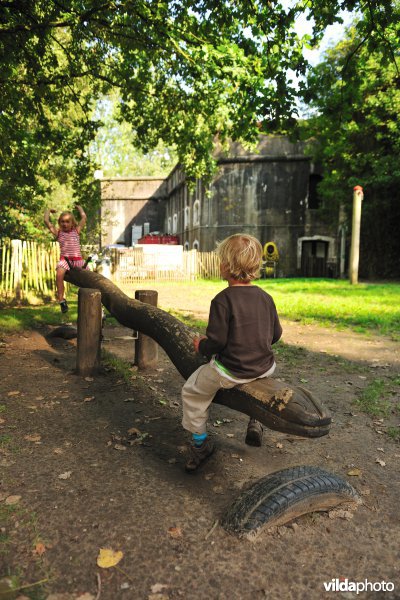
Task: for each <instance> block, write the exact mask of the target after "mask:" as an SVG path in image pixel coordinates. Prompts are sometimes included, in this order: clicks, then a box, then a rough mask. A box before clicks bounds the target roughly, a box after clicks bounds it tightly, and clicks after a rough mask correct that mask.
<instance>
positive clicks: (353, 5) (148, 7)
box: [0, 0, 396, 232]
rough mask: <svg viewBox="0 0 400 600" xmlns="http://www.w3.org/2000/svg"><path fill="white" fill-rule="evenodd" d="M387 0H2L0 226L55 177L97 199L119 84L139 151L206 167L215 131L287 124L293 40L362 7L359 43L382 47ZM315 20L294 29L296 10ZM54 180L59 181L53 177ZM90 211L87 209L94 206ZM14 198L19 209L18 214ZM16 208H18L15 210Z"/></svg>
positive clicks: (239, 134) (39, 199) (44, 192)
mask: <svg viewBox="0 0 400 600" xmlns="http://www.w3.org/2000/svg"><path fill="white" fill-rule="evenodd" d="M395 4H396V3H394V2H391V1H390V0H383V1H381V2H372V0H366V1H363V2H361V1H358V0H293V1H292V2H290V3H289V2H286V3H281V2H279V1H277V0H270V1H268V0H250V1H248V0H238V1H236V2H234V3H232V2H230V1H228V0H222V1H221V0H219V1H216V0H200V1H199V0H196V1H194V0H185V1H183V0H112V1H111V0H69V1H68V2H66V1H65V0H50V1H48V2H41V1H39V0H19V1H18V2H16V1H13V0H9V1H7V0H4V1H3V2H2V3H1V4H0V67H1V70H0V73H1V75H0V85H1V92H2V107H1V112H0V136H1V142H2V144H1V150H0V161H1V162H0V194H1V198H2V201H3V202H5V203H7V207H8V208H7V210H6V211H4V212H3V214H2V217H1V219H2V223H1V224H2V229H3V231H5V232H7V230H10V228H11V227H15V217H13V214H14V213H19V212H20V211H21V210H22V209H23V210H24V211H25V213H28V214H35V213H37V211H38V210H39V209H40V207H41V206H42V204H43V202H44V201H45V199H46V196H47V197H48V194H49V193H51V192H52V189H53V188H54V186H55V185H56V184H55V181H57V182H60V181H61V182H62V181H68V184H69V185H71V186H73V189H74V193H75V195H76V199H78V200H79V201H80V202H82V203H83V204H85V206H87V205H88V203H90V205H91V206H93V207H95V203H96V200H95V189H94V182H93V179H92V174H93V171H94V169H95V166H96V165H95V157H94V156H92V154H91V152H90V143H91V142H92V141H93V139H94V138H95V135H96V130H97V129H98V127H99V125H100V124H99V122H98V121H97V120H96V118H95V113H94V105H95V100H96V99H97V98H98V97H99V96H100V95H101V94H107V93H108V92H109V91H110V90H112V89H113V90H117V91H118V94H119V96H120V98H121V103H120V112H121V117H122V118H123V119H125V120H126V121H127V122H128V123H129V124H130V126H131V127H132V128H133V130H134V132H135V143H136V144H137V145H138V146H140V147H141V148H142V150H143V151H144V152H145V153H146V152H148V151H150V150H151V149H153V148H155V147H157V145H158V143H159V140H160V139H161V140H163V142H164V143H165V144H166V145H167V146H171V147H176V149H177V154H178V158H179V160H180V162H181V163H182V165H183V167H184V168H185V170H186V173H187V174H188V175H189V176H192V177H198V176H201V175H206V176H207V175H208V176H209V175H210V173H211V172H212V170H213V168H214V162H213V157H212V149H213V143H214V140H215V138H216V137H218V139H219V141H220V142H222V143H224V142H226V141H227V140H228V139H234V140H239V141H242V142H244V143H251V142H254V141H255V140H256V138H257V135H258V133H259V132H260V131H262V132H264V133H268V132H272V131H276V130H280V131H289V130H292V129H293V127H294V125H295V119H294V117H293V115H294V111H295V100H296V93H297V92H296V86H295V83H293V82H292V81H291V80H290V76H288V72H294V73H295V74H296V75H297V76H303V75H304V74H305V73H306V69H307V63H306V61H305V59H304V57H303V54H302V50H303V47H304V46H305V45H307V46H312V45H315V44H317V43H318V41H319V39H320V38H321V35H322V33H323V31H324V29H325V27H326V26H327V25H329V24H331V23H333V22H335V21H340V17H339V16H338V13H339V10H340V9H347V10H350V11H351V10H358V11H360V12H359V14H360V21H359V25H358V28H359V31H360V35H361V40H362V44H363V46H364V47H365V48H366V49H367V48H369V49H371V48H373V47H376V46H377V45H378V46H379V47H380V48H381V53H382V55H384V56H386V57H387V56H389V57H390V56H391V53H392V52H393V51H392V47H391V43H390V40H389V39H388V34H387V32H388V30H389V29H390V24H391V23H392V21H393V18H394V15H395V12H394V11H395ZM301 13H307V15H308V16H309V18H310V19H313V22H314V30H313V34H312V35H309V36H303V37H302V38H301V37H299V36H298V35H297V34H296V33H295V30H294V22H295V19H296V17H297V16H298V15H299V14H301ZM57 185H59V183H58V184H57ZM93 210H94V209H93ZM13 211H14V213H13ZM13 219H14V221H13Z"/></svg>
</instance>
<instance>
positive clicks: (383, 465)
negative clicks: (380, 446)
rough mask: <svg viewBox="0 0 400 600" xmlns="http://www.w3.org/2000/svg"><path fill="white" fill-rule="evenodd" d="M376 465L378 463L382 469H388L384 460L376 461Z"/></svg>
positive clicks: (378, 459)
mask: <svg viewBox="0 0 400 600" xmlns="http://www.w3.org/2000/svg"><path fill="white" fill-rule="evenodd" d="M375 462H376V463H378V465H381V467H386V463H385V461H384V460H382V459H381V458H377V459H376V460H375Z"/></svg>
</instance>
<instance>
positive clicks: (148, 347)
mask: <svg viewBox="0 0 400 600" xmlns="http://www.w3.org/2000/svg"><path fill="white" fill-rule="evenodd" d="M157 299H158V292H156V291H154V290H136V291H135V300H140V302H145V303H146V304H151V305H152V306H157ZM157 360H158V344H157V342H155V341H154V340H153V339H151V338H150V337H148V336H147V335H144V333H140V332H139V333H138V337H137V339H136V341H135V365H137V366H138V367H139V369H154V368H155V367H156V366H157Z"/></svg>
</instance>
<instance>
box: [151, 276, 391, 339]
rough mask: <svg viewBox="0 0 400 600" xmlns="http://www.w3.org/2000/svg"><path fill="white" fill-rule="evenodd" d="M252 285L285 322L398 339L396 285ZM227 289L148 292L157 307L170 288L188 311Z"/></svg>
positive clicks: (187, 286) (208, 286) (210, 284)
mask: <svg viewBox="0 0 400 600" xmlns="http://www.w3.org/2000/svg"><path fill="white" fill-rule="evenodd" d="M256 284H257V285H259V286H260V287H262V288H263V289H264V290H265V291H267V292H269V293H270V294H271V295H272V297H273V298H274V300H275V304H276V306H277V309H278V313H279V315H280V316H281V317H283V318H286V319H290V320H294V321H299V322H301V323H315V324H320V325H324V326H334V327H336V328H339V329H350V330H352V331H356V332H359V333H377V334H382V335H387V336H389V337H391V338H392V339H393V340H397V341H398V340H400V284H397V283H382V284H375V283H374V284H368V283H360V284H358V285H350V283H349V282H348V281H344V280H337V279H264V280H259V281H257V282H256ZM225 286H226V283H225V282H223V281H197V282H195V283H183V284H179V283H172V284H171V283H168V284H167V283H157V284H155V285H154V286H152V285H150V286H149V287H150V288H152V289H158V290H159V291H160V297H161V300H160V305H162V295H163V293H165V290H166V289H167V288H168V289H175V293H176V295H179V296H183V297H184V298H185V299H186V301H187V304H188V307H189V305H190V303H191V302H190V301H191V300H194V301H196V300H197V301H198V302H199V303H200V304H201V303H202V305H203V307H204V308H207V306H208V305H209V302H210V300H211V299H212V298H213V297H214V296H215V295H216V294H217V293H218V292H219V291H221V290H222V289H223V288H224V287H225ZM180 304H182V303H180ZM168 308H171V306H170V305H169V306H168ZM188 311H190V308H188Z"/></svg>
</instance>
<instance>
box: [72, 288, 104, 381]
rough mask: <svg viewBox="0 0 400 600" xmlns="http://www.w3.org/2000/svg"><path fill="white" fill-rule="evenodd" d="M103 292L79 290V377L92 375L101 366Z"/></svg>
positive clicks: (77, 365) (77, 363)
mask: <svg viewBox="0 0 400 600" xmlns="http://www.w3.org/2000/svg"><path fill="white" fill-rule="evenodd" d="M100 340H101V292H100V291H99V290H95V289H91V288H79V292H78V348H77V355H76V370H77V372H78V375H83V376H84V377H86V376H87V375H92V374H93V373H95V372H96V371H97V370H98V368H99V366H100Z"/></svg>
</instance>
